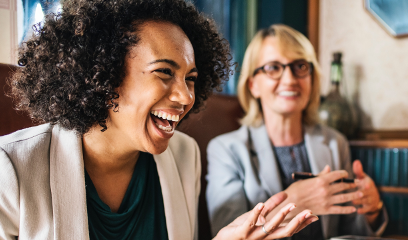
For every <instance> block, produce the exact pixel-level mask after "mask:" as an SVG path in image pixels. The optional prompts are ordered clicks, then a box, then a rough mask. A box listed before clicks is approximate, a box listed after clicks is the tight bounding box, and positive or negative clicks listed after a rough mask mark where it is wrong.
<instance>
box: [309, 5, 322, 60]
mask: <svg viewBox="0 0 408 240" xmlns="http://www.w3.org/2000/svg"><path fill="white" fill-rule="evenodd" d="M307 11H308V13H307V22H308V23H307V35H308V38H309V40H310V42H311V43H312V45H313V47H314V49H315V52H316V56H319V14H320V13H319V0H308V10H307Z"/></svg>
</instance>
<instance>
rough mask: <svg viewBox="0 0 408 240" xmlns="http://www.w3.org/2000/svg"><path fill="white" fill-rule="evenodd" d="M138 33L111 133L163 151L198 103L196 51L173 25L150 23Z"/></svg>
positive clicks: (112, 117)
mask: <svg viewBox="0 0 408 240" xmlns="http://www.w3.org/2000/svg"><path fill="white" fill-rule="evenodd" d="M137 34H138V36H139V38H140V41H139V42H138V44H137V45H136V46H134V47H133V48H132V49H131V50H130V51H129V54H128V56H127V57H126V59H125V61H126V64H125V66H126V67H125V68H126V77H125V78H124V80H123V82H122V84H121V86H120V87H119V88H118V89H117V92H118V93H119V98H118V99H117V102H118V104H119V111H118V112H114V111H113V110H112V109H110V110H109V118H108V130H107V131H106V133H107V134H111V135H115V136H116V137H114V139H116V140H117V141H120V143H121V144H122V146H126V147H127V148H128V149H129V148H130V149H134V150H138V151H143V152H149V153H152V154H159V153H162V152H163V151H164V150H166V148H167V146H168V143H169V140H170V138H171V137H172V136H173V134H174V129H175V127H176V125H177V123H178V121H180V120H181V119H182V118H183V117H184V116H185V115H186V114H187V112H188V111H189V110H190V109H191V108H192V106H193V104H194V81H195V80H196V78H197V76H198V73H197V69H196V66H195V58H194V49H193V47H192V45H191V43H190V41H189V39H188V38H187V36H186V35H185V33H184V32H183V30H182V29H181V28H180V27H178V26H176V25H174V24H171V23H167V22H154V21H148V22H146V23H145V24H143V25H142V27H141V28H140V30H139V31H138V33H137Z"/></svg>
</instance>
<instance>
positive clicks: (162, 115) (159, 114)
mask: <svg viewBox="0 0 408 240" xmlns="http://www.w3.org/2000/svg"><path fill="white" fill-rule="evenodd" d="M150 113H151V114H153V115H155V116H156V117H159V118H162V119H167V120H170V121H173V122H178V121H179V119H180V116H179V115H171V114H170V113H165V112H158V111H151V112H150Z"/></svg>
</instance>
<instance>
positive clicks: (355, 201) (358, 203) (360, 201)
mask: <svg viewBox="0 0 408 240" xmlns="http://www.w3.org/2000/svg"><path fill="white" fill-rule="evenodd" d="M362 200H363V198H360V199H356V200H353V201H352V202H351V203H352V204H353V205H355V206H360V205H363V201H362Z"/></svg>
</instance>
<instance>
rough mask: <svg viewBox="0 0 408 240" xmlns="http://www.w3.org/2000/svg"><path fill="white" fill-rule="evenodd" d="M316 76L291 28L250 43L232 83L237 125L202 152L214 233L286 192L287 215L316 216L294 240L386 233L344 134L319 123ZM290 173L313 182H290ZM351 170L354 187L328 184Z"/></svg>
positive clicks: (309, 54) (307, 46)
mask: <svg viewBox="0 0 408 240" xmlns="http://www.w3.org/2000/svg"><path fill="white" fill-rule="evenodd" d="M319 76H320V72H319V65H318V63H317V60H316V55H315V52H314V49H313V46H312V45H311V43H310V42H309V40H307V38H306V37H305V36H303V35H302V34H301V33H299V32H297V31H296V30H294V29H292V28H290V27H288V26H284V25H272V26H270V27H269V28H268V29H263V30H261V31H259V32H258V33H257V34H256V36H255V37H254V39H253V40H252V41H251V43H250V44H249V46H248V49H247V50H246V53H245V57H244V61H243V64H242V71H241V75H240V78H239V84H238V97H239V101H240V103H241V105H242V107H243V109H244V110H245V112H246V115H245V116H244V118H243V119H242V127H241V128H240V129H238V130H236V131H234V132H231V133H227V134H224V135H221V136H219V137H217V138H215V139H213V140H212V141H211V142H210V143H209V145H208V149H207V152H208V162H209V165H208V175H207V180H208V187H207V202H208V209H209V215H210V221H211V226H212V231H213V233H216V232H217V231H218V230H219V229H221V228H222V227H224V226H225V225H226V224H227V223H228V222H230V221H231V220H232V219H234V218H236V217H237V216H239V215H240V214H242V213H244V212H246V211H248V210H249V209H251V208H253V206H254V205H255V204H256V203H258V202H262V201H265V200H266V199H268V198H269V197H270V196H272V195H273V194H275V193H278V192H280V191H285V192H286V193H287V194H288V198H287V199H286V200H285V201H284V202H283V203H282V204H285V203H287V202H294V203H296V205H297V210H294V211H293V212H292V213H291V214H293V213H296V212H298V211H300V210H302V209H305V208H307V209H311V210H312V211H313V213H315V214H317V215H321V221H318V222H315V223H312V224H311V225H310V226H308V227H307V228H305V229H304V230H302V231H300V232H299V233H297V234H295V235H294V236H293V237H292V239H314V240H316V239H327V238H330V237H332V236H336V235H344V234H355V235H371V236H374V235H380V234H381V233H382V232H383V231H384V228H385V226H386V224H387V215H386V212H385V210H384V209H383V208H382V202H381V200H380V197H379V193H378V190H377V188H376V186H375V185H374V183H373V181H372V180H371V178H370V177H369V176H367V175H366V174H365V173H364V172H363V169H362V166H361V163H360V162H359V161H355V162H354V163H353V166H351V161H350V154H349V148H348V143H347V140H346V139H345V138H344V136H343V135H341V134H340V133H338V132H337V131H335V130H333V129H331V128H329V127H326V126H322V125H320V124H318V123H317V120H316V115H317V108H318V105H319V90H320V80H319ZM293 172H312V173H313V174H319V176H318V177H316V178H312V179H308V180H302V181H297V182H294V181H293V180H292V177H291V175H292V173H293ZM353 172H354V174H355V177H356V179H357V180H355V183H333V182H334V181H336V180H339V179H341V178H352V177H353V175H352V174H353ZM345 191H346V193H345ZM345 203H348V204H346V205H344V204H345ZM350 203H351V204H350ZM288 217H289V218H290V216H288Z"/></svg>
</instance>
